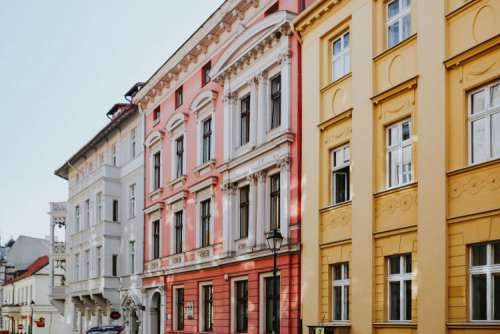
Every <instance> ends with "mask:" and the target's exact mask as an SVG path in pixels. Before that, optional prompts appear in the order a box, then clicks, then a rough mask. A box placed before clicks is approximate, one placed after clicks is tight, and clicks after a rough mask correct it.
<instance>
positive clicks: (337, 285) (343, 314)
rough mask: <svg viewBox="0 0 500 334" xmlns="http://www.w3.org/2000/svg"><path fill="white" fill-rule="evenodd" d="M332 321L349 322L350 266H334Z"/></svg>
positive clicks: (341, 264)
mask: <svg viewBox="0 0 500 334" xmlns="http://www.w3.org/2000/svg"><path fill="white" fill-rule="evenodd" d="M332 304H333V305H332V313H333V316H332V320H333V321H346V320H349V264H348V263H347V262H346V263H338V264H334V265H333V266H332Z"/></svg>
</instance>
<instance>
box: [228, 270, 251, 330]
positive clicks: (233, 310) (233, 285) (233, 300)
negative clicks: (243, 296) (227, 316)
mask: <svg viewBox="0 0 500 334" xmlns="http://www.w3.org/2000/svg"><path fill="white" fill-rule="evenodd" d="M240 281H248V283H247V284H250V281H249V280H248V276H241V277H235V278H232V279H231V333H236V282H240ZM248 287H249V285H248ZM247 293H248V292H247ZM249 299H250V298H249ZM249 304H250V303H248V305H249ZM247 326H248V324H247Z"/></svg>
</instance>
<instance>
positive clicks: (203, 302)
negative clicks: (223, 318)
mask: <svg viewBox="0 0 500 334" xmlns="http://www.w3.org/2000/svg"><path fill="white" fill-rule="evenodd" d="M206 288H209V290H211V293H210V299H209V300H208V301H207V299H206V298H205V297H206V294H205V292H206V291H205V289H206ZM213 289H214V286H213V283H212V282H205V283H200V285H199V310H198V311H199V330H200V332H204V333H207V332H213V330H214V329H213V327H214V294H213V291H214V290H213ZM207 306H208V307H210V312H208V313H209V314H208V313H207ZM207 319H209V323H208V324H207Z"/></svg>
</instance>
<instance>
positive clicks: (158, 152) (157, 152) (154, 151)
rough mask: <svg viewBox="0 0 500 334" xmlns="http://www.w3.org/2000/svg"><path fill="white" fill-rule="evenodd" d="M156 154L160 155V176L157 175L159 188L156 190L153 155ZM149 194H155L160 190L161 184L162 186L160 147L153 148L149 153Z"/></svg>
mask: <svg viewBox="0 0 500 334" xmlns="http://www.w3.org/2000/svg"><path fill="white" fill-rule="evenodd" d="M156 154H160V175H159V178H160V180H159V183H158V184H159V187H158V188H155V165H154V164H155V155H156ZM150 175H151V177H150V185H149V187H150V190H151V191H150V192H155V191H157V190H159V189H161V188H162V184H163V163H162V153H161V148H160V147H157V148H155V149H154V150H152V151H151V155H150Z"/></svg>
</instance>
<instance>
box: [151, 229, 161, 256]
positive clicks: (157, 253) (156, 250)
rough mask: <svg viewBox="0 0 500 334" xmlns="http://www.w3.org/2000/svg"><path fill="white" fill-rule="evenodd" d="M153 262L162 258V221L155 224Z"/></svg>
mask: <svg viewBox="0 0 500 334" xmlns="http://www.w3.org/2000/svg"><path fill="white" fill-rule="evenodd" d="M152 255H153V260H156V259H159V258H160V221H159V220H156V221H154V222H153V254H152Z"/></svg>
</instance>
